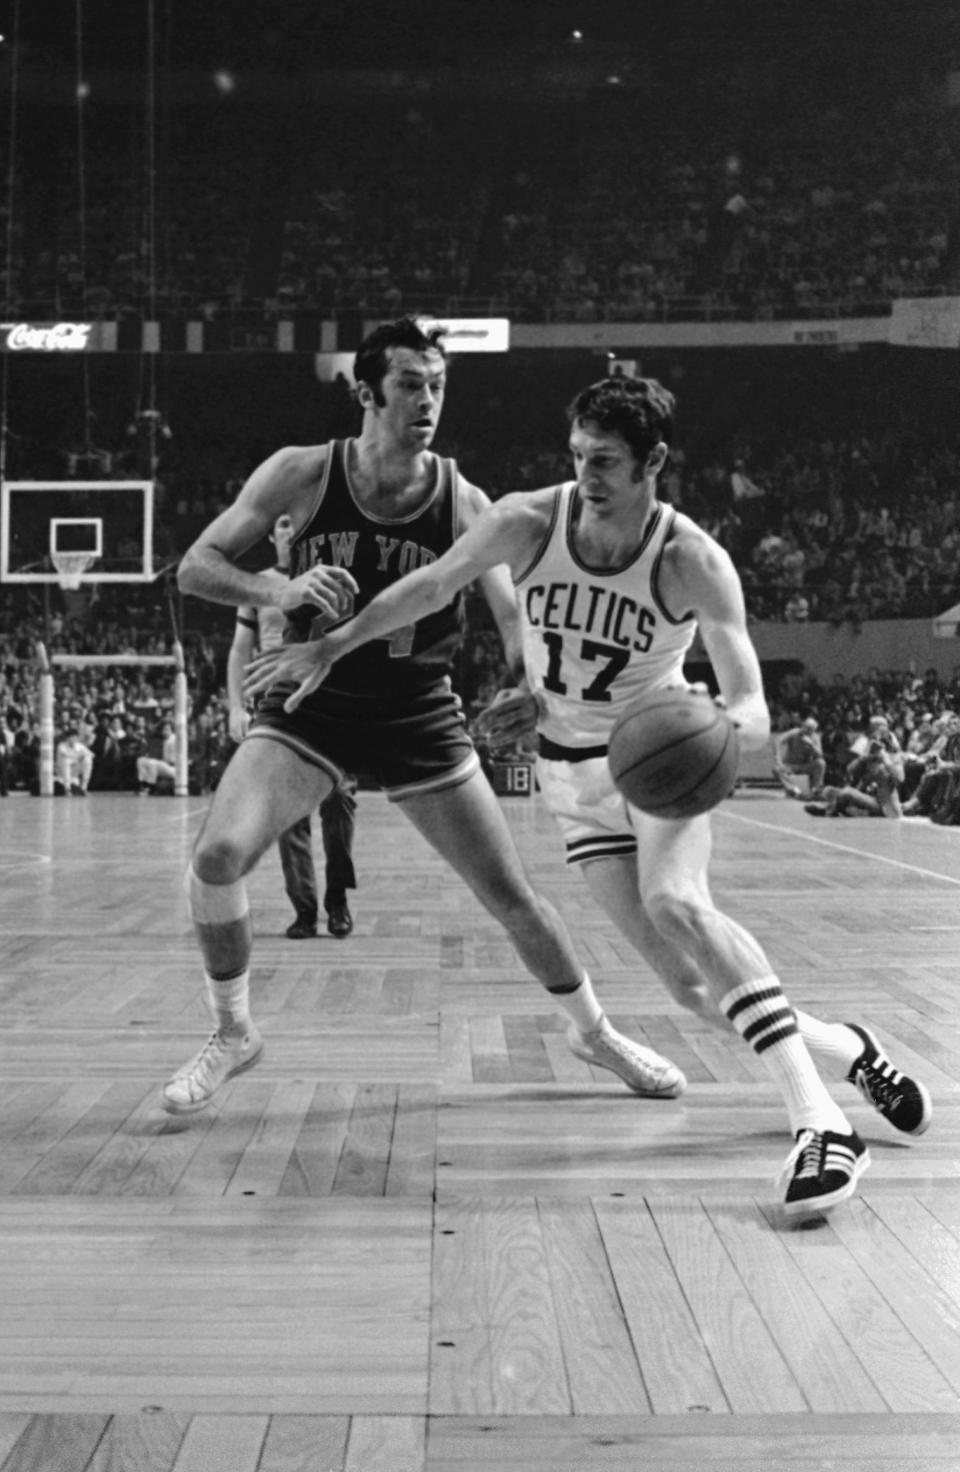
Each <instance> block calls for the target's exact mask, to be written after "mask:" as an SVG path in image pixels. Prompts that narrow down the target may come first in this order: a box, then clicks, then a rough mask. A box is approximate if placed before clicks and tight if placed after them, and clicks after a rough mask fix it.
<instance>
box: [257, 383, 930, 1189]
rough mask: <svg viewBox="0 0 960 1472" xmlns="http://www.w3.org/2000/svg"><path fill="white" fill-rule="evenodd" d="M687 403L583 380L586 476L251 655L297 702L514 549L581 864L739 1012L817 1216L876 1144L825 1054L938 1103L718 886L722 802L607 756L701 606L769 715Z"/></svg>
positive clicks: (791, 1162)
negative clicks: (671, 495)
mask: <svg viewBox="0 0 960 1472" xmlns="http://www.w3.org/2000/svg"><path fill="white" fill-rule="evenodd" d="M673 411H674V400H673V396H672V394H670V393H669V392H668V391H667V390H666V389H664V388H663V386H662V385H661V384H659V383H657V382H656V380H654V379H636V380H631V379H624V378H611V379H604V380H602V381H601V382H600V383H597V384H593V385H591V386H590V387H589V388H586V389H584V390H583V392H582V393H580V394H579V395H578V396H577V397H576V399H575V400H574V402H573V404H572V405H571V408H570V411H569V417H570V424H571V429H570V449H571V453H572V456H573V460H574V468H575V476H574V477H573V478H572V479H571V480H569V481H567V482H565V483H564V484H562V485H559V486H548V487H545V488H544V489H542V490H538V491H525V492H522V493H520V494H518V495H508V496H504V497H503V498H502V499H501V500H499V501H498V502H497V503H496V504H495V505H493V506H491V507H489V508H488V509H487V510H486V511H485V512H484V513H483V514H482V515H481V516H479V517H478V518H477V520H476V521H475V523H474V525H473V526H472V527H471V528H470V529H469V530H468V531H467V532H466V533H465V535H464V536H463V537H462V538H461V539H460V540H459V541H458V542H456V543H455V544H454V545H453V546H452V547H451V549H450V551H449V552H447V554H446V555H445V556H444V557H443V558H442V559H441V560H440V562H439V563H437V564H435V565H434V566H431V567H429V568H424V569H423V570H422V571H418V572H416V573H413V574H412V575H411V576H410V577H409V578H406V579H404V580H403V581H402V582H401V583H397V584H395V585H393V586H392V587H391V588H389V589H387V590H386V591H385V592H384V593H383V594H382V595H381V597H380V598H379V599H378V600H377V601H376V602H375V603H373V604H371V605H369V606H368V607H367V608H365V609H364V610H362V611H361V612H359V613H358V615H357V617H356V618H355V619H353V620H350V621H348V622H346V623H344V624H342V625H341V626H340V627H339V628H337V629H335V630H331V631H330V632H329V633H328V634H326V635H324V637H322V638H320V639H318V640H316V641H312V642H309V643H307V644H305V645H302V646H299V647H297V648H296V649H295V650H294V649H289V650H281V651H276V652H275V653H273V654H265V655H263V656H261V657H260V659H259V660H258V661H254V662H253V664H252V665H251V666H250V676H249V689H250V690H251V691H256V689H257V688H260V687H261V685H262V686H264V687H266V686H269V684H270V683H271V681H273V680H275V679H278V678H285V679H287V680H291V679H292V680H293V681H295V683H296V688H295V689H294V691H293V693H292V695H291V694H288V695H287V699H286V704H287V705H288V706H289V707H290V708H291V709H296V708H298V705H299V702H300V701H301V700H302V701H304V703H306V702H308V701H309V700H310V699H312V698H313V695H311V694H310V692H311V691H313V692H314V693H316V691H317V690H318V688H319V689H323V688H325V685H324V684H323V683H322V682H324V681H329V682H330V683H332V684H336V683H337V681H338V679H339V671H340V668H341V664H342V663H343V664H345V663H346V662H347V661H348V660H350V659H353V658H356V656H357V654H358V653H359V651H360V649H361V647H362V646H363V642H364V640H368V639H384V638H389V637H390V635H391V630H392V629H394V628H397V627H399V626H402V625H404V624H406V623H407V622H408V621H409V620H410V619H413V618H418V617H421V616H423V615H425V614H429V613H430V611H431V610H432V609H435V608H438V607H444V606H446V604H447V603H448V601H449V599H450V598H451V597H453V596H454V595H455V594H456V593H457V591H458V590H459V589H461V588H463V587H464V586H466V585H467V584H469V583H470V582H472V581H473V580H474V579H476V578H477V577H479V576H481V575H482V574H483V572H484V571H485V570H486V569H489V568H491V567H494V566H497V565H499V564H502V563H506V564H507V565H508V566H509V568H510V571H511V574H512V578H513V582H514V585H515V587H516V590H517V593H518V600H519V622H520V641H519V642H520V651H521V656H520V658H519V659H517V658H514V659H513V660H512V663H513V666H514V668H515V670H516V671H517V673H518V675H521V676H522V677H523V680H524V682H525V683H526V685H527V689H526V691H525V692H522V693H521V694H520V695H519V696H515V697H513V698H514V699H517V700H519V701H520V702H521V703H523V704H525V705H526V707H527V708H528V710H529V712H530V713H532V715H533V716H534V717H535V719H536V726H537V730H538V733H539V757H538V761H537V774H538V778H539V782H540V789H541V793H542V795H543V798H544V800H545V801H546V804H547V806H548V807H549V808H550V809H551V811H552V812H553V813H554V815H555V817H556V818H557V820H558V823H559V825H560V827H561V830H562V831H563V833H564V835H565V837H566V842H567V855H568V861H569V862H573V863H579V864H582V866H583V872H584V875H585V877H586V879H587V884H588V887H589V889H590V891H591V893H592V895H593V897H594V899H595V900H596V901H597V902H598V903H599V904H600V905H601V907H602V908H603V909H605V911H606V913H607V914H608V915H609V917H610V919H611V920H612V922H613V923H614V924H615V925H617V926H618V928H619V929H620V930H621V931H622V932H623V934H624V935H625V936H626V937H627V939H628V940H630V941H631V943H632V944H634V945H635V946H636V948H637V949H638V950H639V951H640V952H641V954H643V955H644V956H646V958H647V959H648V960H649V961H650V963H651V964H652V965H653V967H654V969H655V970H656V971H657V973H658V975H660V976H661V977H662V978H663V979H664V981H665V982H666V983H667V985H668V986H669V987H670V989H671V991H673V992H674V994H675V995H677V996H678V998H679V1000H681V1001H683V1002H684V1003H685V1004H686V1005H688V1006H690V1007H691V1009H692V1010H695V1011H698V1012H701V1013H702V1014H703V1015H704V1016H705V1017H707V1018H709V1019H710V1020H711V1021H714V1022H717V1023H719V1024H720V1025H722V1026H725V1027H727V1028H730V1027H732V1028H734V1029H735V1030H736V1031H737V1032H738V1033H739V1034H740V1035H741V1036H742V1037H743V1038H744V1041H745V1042H746V1043H747V1044H748V1045H749V1046H750V1047H751V1048H753V1050H754V1051H755V1052H756V1054H757V1056H758V1057H759V1058H761V1059H762V1060H763V1062H764V1064H765V1065H766V1068H767V1070H768V1072H769V1074H770V1077H771V1079H772V1081H773V1082H775V1083H776V1085H777V1086H778V1088H779V1090H780V1093H781V1095H782V1097H783V1100H784V1103H785V1105H786V1110H787V1114H788V1118H789V1120H790V1126H791V1132H792V1133H793V1135H794V1137H795V1144H794V1148H793V1149H792V1150H791V1152H790V1155H789V1157H788V1159H787V1162H786V1166H785V1168H784V1176H785V1178H786V1181H787V1185H786V1192H785V1198H784V1208H785V1211H786V1213H787V1214H788V1215H792V1216H800V1215H807V1214H812V1213H814V1212H817V1211H823V1210H826V1209H829V1208H830V1207H833V1206H836V1205H838V1204H839V1203H840V1202H842V1201H845V1200H846V1199H847V1198H848V1197H849V1196H850V1195H852V1193H853V1191H854V1190H855V1187H856V1182H857V1179H858V1177H859V1176H860V1174H861V1173H862V1171H863V1170H864V1169H865V1167H866V1166H867V1165H868V1164H869V1158H870V1157H869V1152H868V1151H867V1149H866V1146H865V1145H864V1143H863V1141H862V1140H861V1139H860V1137H859V1136H858V1135H857V1134H856V1132H855V1131H854V1130H853V1129H852V1128H851V1126H850V1123H849V1121H848V1120H847V1118H846V1116H845V1114H844V1113H843V1111H842V1109H841V1108H840V1106H839V1105H838V1104H837V1103H836V1102H835V1101H834V1099H833V1098H832V1096H831V1094H830V1093H829V1091H828V1090H827V1088H826V1086H825V1084H824V1082H823V1080H822V1079H821V1077H820V1075H819V1073H818V1071H817V1068H816V1066H815V1064H814V1061H813V1057H812V1056H811V1053H816V1055H817V1056H818V1058H822V1059H824V1061H825V1062H828V1063H830V1064H832V1065H833V1066H834V1067H835V1068H836V1069H837V1070H838V1071H840V1070H842V1074H843V1076H845V1077H846V1078H848V1079H849V1081H850V1082H851V1083H854V1084H856V1086H857V1087H858V1088H859V1089H860V1091H861V1092H862V1093H863V1094H864V1095H865V1097H867V1098H868V1099H869V1100H870V1102H871V1103H872V1104H873V1105H874V1107H875V1108H876V1109H878V1111H879V1112H880V1113H882V1114H883V1115H884V1116H885V1118H887V1119H888V1120H889V1121H890V1122H891V1123H892V1124H893V1125H894V1126H895V1127H896V1128H898V1129H900V1130H902V1131H904V1132H905V1133H908V1134H919V1133H921V1132H922V1131H923V1130H924V1129H925V1128H926V1127H927V1124H928V1122H929V1118H930V1112H931V1106H930V1100H929V1097H928V1095H927V1092H926V1090H925V1089H924V1088H923V1086H922V1085H921V1084H918V1083H916V1081H915V1080H912V1079H909V1078H907V1077H905V1076H904V1075H903V1074H902V1073H900V1072H899V1071H898V1070H896V1069H895V1068H894V1067H893V1065H892V1064H891V1063H890V1061H889V1059H887V1058H886V1057H885V1055H884V1054H883V1053H882V1051H881V1049H880V1047H879V1044H878V1043H877V1041H876V1039H875V1038H874V1037H873V1035H872V1033H870V1032H869V1031H868V1030H867V1029H865V1028H862V1027H860V1026H858V1025H856V1024H849V1025H848V1024H844V1023H834V1024H829V1023H822V1022H820V1021H819V1019H817V1018H814V1017H811V1016H809V1015H808V1014H806V1013H798V1012H796V1011H795V1010H794V1009H793V1008H792V1007H791V1006H790V1004H789V1002H788V1000H787V998H786V997H785V995H784V993H783V990H782V988H781V985H780V981H779V979H778V977H777V976H776V975H775V973H774V971H773V967H772V966H771V964H770V962H769V960H768V959H767V957H766V955H765V954H764V952H763V950H762V949H761V947H760V945H759V944H758V942H757V941H756V940H755V939H754V938H753V936H751V935H750V934H749V932H747V931H746V930H745V929H744V928H743V927H742V926H740V925H738V924H737V922H736V921H734V920H733V919H731V918H730V917H729V916H728V915H725V914H724V913H723V912H722V911H720V910H719V909H718V908H717V907H716V905H715V904H714V902H713V899H712V897H711V895H710V890H709V882H708V867H709V861H710V848H711V836H710V815H709V814H707V813H703V814H699V815H697V816H696V817H692V818H680V819H665V818H653V817H649V816H648V815H646V814H644V813H642V812H640V811H639V810H637V809H636V808H633V807H632V806H630V805H629V804H628V803H627V802H626V800H625V799H624V798H623V797H622V796H621V794H620V793H619V792H618V791H617V789H616V787H615V786H614V783H613V780H612V777H611V775H610V769H609V765H608V763H607V760H606V742H607V740H608V739H609V733H610V729H611V727H612V726H613V723H614V721H615V720H616V718H617V716H618V714H619V713H620V712H621V711H622V710H623V709H624V708H625V707H628V706H630V705H631V704H632V703H634V702H636V701H642V700H643V699H644V696H645V695H647V694H654V693H656V692H657V691H658V690H662V689H664V688H668V687H670V686H675V685H680V686H682V685H683V684H684V680H683V659H684V655H685V653H686V651H687V650H688V649H689V647H690V644H691V642H692V640H693V637H694V632H695V630H696V627H697V626H698V625H699V628H700V632H701V635H702V637H703V641H704V644H705V646H706V649H707V653H708V655H709V656H710V659H711V662H712V664H713V668H714V672H715V674H716V677H717V681H718V683H719V686H720V690H721V693H722V695H723V697H724V698H725V700H726V703H727V706H728V710H729V714H730V718H731V719H732V720H733V721H734V722H735V724H736V725H737V726H738V727H739V732H740V740H741V745H742V746H743V748H744V749H745V750H750V749H759V748H760V747H762V746H763V744H764V743H765V742H766V740H767V738H768V736H769V731H770V718H769V713H768V711H767V706H766V701H765V699H764V694H763V682H762V678H761V672H760V664H759V661H758V659H757V656H756V652H755V650H754V648H753V644H752V643H751V641H750V637H749V633H748V631H747V625H746V614H745V610H744V604H743V594H742V589H741V586H740V580H739V578H738V577H737V573H736V570H735V568H734V566H733V564H732V562H731V561H730V558H729V557H728V556H727V554H726V553H725V552H724V551H723V549H722V548H721V547H719V546H718V544H717V543H716V542H715V541H714V540H713V539H712V538H711V537H709V536H708V535H707V534H706V533H705V532H704V531H702V530H701V528H699V527H698V526H696V524H695V523H694V522H692V521H691V520H690V519H689V518H687V517H685V516H682V515H680V514H679V513H677V512H675V511H674V510H673V508H672V507H669V506H665V505H664V504H663V503H662V502H661V501H660V500H659V498H658V496H657V478H658V476H659V473H660V471H661V470H662V468H663V466H664V464H665V463H666V460H667V456H668V453H669V445H670V443H671V440H672V437H673ZM510 653H511V651H510V650H508V654H510ZM289 688H290V687H289V686H287V687H285V689H286V690H288V691H289ZM494 708H495V707H494ZM494 708H491V709H494ZM512 734H514V735H515V734H517V727H514V728H513V731H512Z"/></svg>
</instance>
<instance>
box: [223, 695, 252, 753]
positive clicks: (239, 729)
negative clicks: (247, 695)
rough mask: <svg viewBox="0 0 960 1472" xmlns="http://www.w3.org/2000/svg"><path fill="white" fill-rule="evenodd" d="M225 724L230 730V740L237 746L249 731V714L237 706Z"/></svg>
mask: <svg viewBox="0 0 960 1472" xmlns="http://www.w3.org/2000/svg"><path fill="white" fill-rule="evenodd" d="M227 724H228V726H229V730H230V740H231V741H235V742H236V743H237V745H238V746H239V745H240V742H241V741H242V740H243V738H244V736H246V734H247V732H248V731H249V729H250V715H249V712H247V711H246V710H244V708H243V706H242V705H241V706H237V707H236V708H235V709H233V710H232V711H231V712H230V716H229V720H228V723H227Z"/></svg>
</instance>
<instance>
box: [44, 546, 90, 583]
mask: <svg viewBox="0 0 960 1472" xmlns="http://www.w3.org/2000/svg"><path fill="white" fill-rule="evenodd" d="M50 555H51V556H52V558H53V565H54V567H55V568H56V569H57V582H58V583H59V584H60V586H61V588H62V589H63V590H64V592H65V593H74V592H76V590H77V588H79V586H80V584H81V583H82V581H83V575H84V573H85V572H86V570H87V568H88V567H89V566H90V564H91V562H93V561H94V559H95V558H96V555H97V554H96V553H95V552H61V551H59V550H58V551H56V552H52V553H51V554H50Z"/></svg>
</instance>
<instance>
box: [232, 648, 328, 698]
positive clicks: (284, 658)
mask: <svg viewBox="0 0 960 1472" xmlns="http://www.w3.org/2000/svg"><path fill="white" fill-rule="evenodd" d="M334 663H335V661H334V660H333V659H331V657H330V654H329V652H328V651H327V647H326V641H325V640H323V639H312V640H310V641H309V642H308V643H306V644H284V645H283V646H282V647H281V648H279V649H266V650H264V652H263V653H262V654H258V655H257V656H256V658H255V659H252V660H251V661H250V663H249V664H248V665H247V668H246V671H245V673H244V676H243V693H244V695H245V696H247V697H248V698H252V697H253V696H255V695H262V694H263V693H264V691H266V690H269V689H270V687H271V685H276V684H278V683H279V682H281V681H283V682H289V681H291V680H292V681H294V683H295V684H296V686H297V688H296V690H294V692H293V694H292V695H290V696H288V698H287V699H286V700H285V701H284V703H283V708H284V710H285V711H286V712H287V713H288V714H289V713H290V712H291V711H295V710H296V709H297V706H298V705H299V704H300V703H301V701H303V700H305V699H306V697H307V696H308V695H310V694H311V693H312V692H313V691H314V690H316V688H317V686H318V685H322V684H323V682H324V680H325V679H326V678H327V675H328V674H329V673H330V671H331V669H332V668H333V666H334Z"/></svg>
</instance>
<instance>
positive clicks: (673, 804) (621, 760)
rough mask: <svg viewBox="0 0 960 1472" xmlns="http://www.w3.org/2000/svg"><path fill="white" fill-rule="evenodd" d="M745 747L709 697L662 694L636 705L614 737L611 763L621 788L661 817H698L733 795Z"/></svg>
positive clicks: (623, 717) (620, 722)
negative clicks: (729, 795)
mask: <svg viewBox="0 0 960 1472" xmlns="http://www.w3.org/2000/svg"><path fill="white" fill-rule="evenodd" d="M739 760H740V746H739V742H738V741H737V731H736V727H735V726H734V724H733V722H732V721H731V720H730V719H729V717H728V716H727V714H726V712H725V711H722V710H721V709H720V708H719V707H718V706H716V705H714V703H713V701H712V699H711V698H710V696H709V695H699V694H694V693H693V692H691V691H689V690H682V689H670V690H660V691H658V692H657V693H656V694H655V695H651V696H648V697H645V698H644V699H643V700H642V701H638V702H637V703H636V704H635V705H632V706H630V707H629V708H628V709H627V710H625V711H624V712H623V714H622V715H621V716H620V717H619V719H618V720H617V722H616V724H615V726H614V728H613V731H612V733H611V735H610V746H609V750H608V753H607V761H608V763H609V766H610V772H611V775H612V777H613V780H614V782H615V783H616V785H617V787H618V789H619V790H620V792H621V793H622V794H623V796H624V797H625V798H626V799H627V801H628V802H629V803H632V804H633V806H634V807H636V808H639V809H640V810H641V812H644V813H649V814H651V815H652V816H653V817H655V818H692V817H694V816H695V815H696V814H697V813H706V812H709V810H710V809H711V808H713V807H716V805H717V803H718V802H722V800H723V799H724V798H725V797H727V796H728V794H729V793H730V791H731V789H732V787H733V784H734V782H735V781H736V777H737V767H738V765H739Z"/></svg>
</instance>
